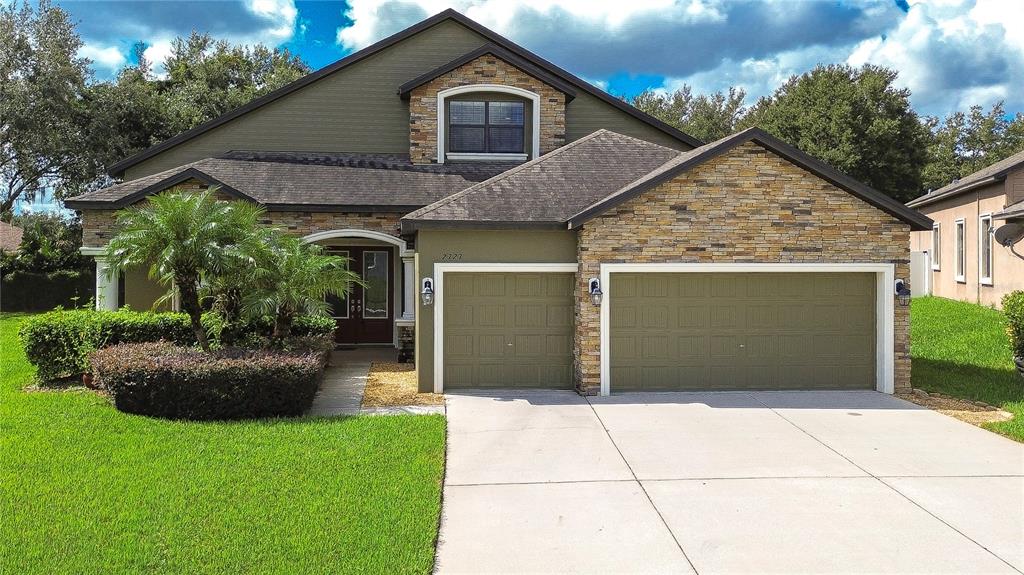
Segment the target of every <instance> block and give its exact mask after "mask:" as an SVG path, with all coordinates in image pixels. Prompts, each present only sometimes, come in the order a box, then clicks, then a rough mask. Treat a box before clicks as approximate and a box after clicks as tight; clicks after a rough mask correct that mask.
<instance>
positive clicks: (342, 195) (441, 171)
mask: <svg viewBox="0 0 1024 575" xmlns="http://www.w3.org/2000/svg"><path fill="white" fill-rule="evenodd" d="M515 165H517V164H515V163H507V162H505V163H487V164H443V165H414V164H412V163H411V162H410V161H409V158H408V156H402V155H397V154H393V155H385V154H321V153H302V152H251V151H233V152H228V153H227V154H225V155H224V156H223V157H219V158H207V159H203V160H199V161H197V162H192V163H189V164H185V165H183V166H178V167H176V168H173V169H170V170H165V171H163V172H159V173H156V174H153V175H150V176H146V177H143V178H139V179H136V180H131V181H128V182H124V183H121V184H117V185H114V186H111V187H108V188H104V189H102V190H97V191H94V192H90V193H86V194H82V195H80V196H77V197H74V198H70V199H69V200H67V201H66V202H65V203H66V204H67V206H68V207H70V208H74V209H83V208H102V207H108V208H116V207H121V206H123V205H126V204H128V203H131V202H133V201H135V200H137V199H138V198H139V197H140V196H141V195H146V194H148V193H156V192H159V191H161V189H164V188H165V187H167V186H169V185H173V184H174V183H180V181H181V179H182V178H186V176H194V177H197V178H198V179H200V180H201V181H204V182H206V183H208V184H211V185H220V186H222V187H224V188H226V189H227V191H229V192H236V193H237V194H239V195H241V196H244V197H247V198H251V199H253V200H255V201H257V202H259V203H261V204H264V205H268V206H293V207H298V208H301V207H310V206H324V207H344V206H348V207H355V206H365V207H385V208H386V207H394V209H396V210H398V211H408V210H411V209H413V208H415V207H419V206H424V205H427V204H429V203H431V202H435V201H437V200H439V199H441V198H444V197H445V196H447V195H449V194H451V193H453V192H457V191H459V190H462V189H465V188H466V187H468V186H470V185H472V184H473V183H475V182H479V181H481V180H485V179H487V178H489V177H491V176H493V175H495V174H498V173H501V172H503V171H506V170H508V169H509V168H510V167H514V166H515ZM186 179H187V178H186Z"/></svg>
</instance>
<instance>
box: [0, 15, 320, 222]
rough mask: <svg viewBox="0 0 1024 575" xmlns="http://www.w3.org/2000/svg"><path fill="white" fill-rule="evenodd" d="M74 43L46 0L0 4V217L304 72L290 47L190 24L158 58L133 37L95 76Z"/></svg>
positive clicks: (60, 193) (84, 186)
mask: <svg viewBox="0 0 1024 575" xmlns="http://www.w3.org/2000/svg"><path fill="white" fill-rule="evenodd" d="M81 47H82V40H81V38H80V37H79V35H78V33H77V31H76V30H75V26H74V23H73V22H72V21H71V19H70V17H69V15H68V13H67V12H66V11H64V10H62V9H61V8H60V7H58V6H54V5H52V4H50V3H49V2H48V0H42V1H41V2H39V3H38V5H36V6H33V5H31V4H29V3H24V4H22V5H21V6H17V5H16V4H15V3H10V4H0V217H4V218H5V219H6V218H9V217H10V215H11V211H12V208H13V206H14V205H15V204H16V203H17V202H19V201H22V200H32V199H33V198H34V197H35V196H36V195H37V194H39V193H40V192H42V191H44V190H52V192H53V195H54V197H55V198H57V199H62V198H65V197H68V196H71V195H75V194H78V193H81V192H83V191H86V190H88V189H90V188H93V187H97V186H101V185H105V184H107V183H109V180H108V179H107V178H106V177H105V175H104V174H103V170H104V167H105V166H108V165H110V164H112V163H114V162H116V161H118V160H120V159H123V158H125V157H127V156H130V155H131V154H134V153H135V152H138V151H140V150H142V149H145V148H147V147H149V146H151V145H153V144H155V143H157V142H160V141H163V140H165V139H167V138H170V137H172V136H174V135H176V134H178V133H181V132H183V131H185V130H188V129H191V128H194V127H195V126H198V125H199V124H202V123H203V122H206V121H208V120H210V119H212V118H215V117H217V116H219V115H221V114H223V113H225V112H227V111H229V110H231V109H233V108H236V107H238V106H241V105H242V104H245V103H246V102H249V101H251V100H253V99H254V98H258V97H260V96H262V95H264V94H266V93H268V92H271V91H273V90H275V89H277V88H280V87H281V86H283V85H285V84H287V83H289V82H291V81H293V80H296V79H298V78H300V77H301V76H303V75H305V74H307V73H308V72H309V67H308V66H307V65H306V64H305V63H304V62H302V60H300V59H299V58H298V57H297V56H295V55H293V54H291V53H289V52H288V51H287V50H282V49H270V48H267V47H264V46H253V47H249V46H236V45H232V44H230V43H228V42H224V41H218V40H215V39H214V38H212V37H211V36H210V35H209V34H199V33H192V35H190V36H189V37H188V38H178V39H176V40H175V41H174V42H173V45H172V48H171V53H170V55H169V56H168V57H167V59H166V61H165V62H156V63H154V62H148V61H146V59H145V58H144V56H143V50H142V47H141V46H139V47H136V50H135V63H134V64H132V65H130V66H127V67H125V68H124V69H122V70H121V71H120V72H119V73H118V75H117V76H116V78H114V79H112V80H107V81H97V80H96V78H95V77H94V76H93V74H92V72H91V71H90V69H89V64H90V62H89V60H87V59H85V58H81V57H79V56H78V52H79V50H80V49H81ZM156 68H162V70H163V72H162V73H160V74H157V73H156V72H155V71H154V70H155V69H156Z"/></svg>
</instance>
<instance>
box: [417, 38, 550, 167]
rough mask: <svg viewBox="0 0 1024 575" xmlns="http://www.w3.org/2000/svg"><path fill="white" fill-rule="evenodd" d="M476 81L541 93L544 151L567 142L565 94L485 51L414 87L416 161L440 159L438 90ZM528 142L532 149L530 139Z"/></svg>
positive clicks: (425, 162)
mask: <svg viewBox="0 0 1024 575" xmlns="http://www.w3.org/2000/svg"><path fill="white" fill-rule="evenodd" d="M472 84H501V85H503V86H514V87H516V88H522V89H524V90H529V91H531V92H534V93H536V94H538V95H539V96H540V153H541V154H546V153H548V152H550V151H551V150H554V149H556V148H560V147H561V146H562V145H563V144H565V94H563V93H562V92H559V91H558V90H556V89H555V88H552V87H551V86H549V85H547V84H545V83H544V82H542V81H540V80H538V79H537V78H534V77H533V76H531V75H529V74H527V73H526V72H524V71H522V70H520V69H519V68H516V67H515V66H513V65H511V64H509V63H508V62H505V61H504V60H502V59H500V58H498V57H497V56H494V55H491V54H484V55H483V56H480V57H479V58H477V59H475V60H473V61H472V62H467V63H466V64H463V65H462V66H459V67H458V68H456V69H454V70H452V71H451V72H448V73H447V74H444V75H442V76H438V77H437V78H434V79H433V80H431V81H430V82H427V83H426V84H424V85H422V86H419V87H418V88H415V89H413V91H412V93H411V94H410V97H409V154H410V157H411V158H412V162H413V163H414V164H430V163H434V162H437V93H438V92H440V91H441V90H446V89H448V88H455V87H458V86H468V85H472ZM526 121H527V122H529V121H530V119H529V118H527V120H526ZM526 145H527V153H530V150H529V147H530V143H529V142H527V144H526Z"/></svg>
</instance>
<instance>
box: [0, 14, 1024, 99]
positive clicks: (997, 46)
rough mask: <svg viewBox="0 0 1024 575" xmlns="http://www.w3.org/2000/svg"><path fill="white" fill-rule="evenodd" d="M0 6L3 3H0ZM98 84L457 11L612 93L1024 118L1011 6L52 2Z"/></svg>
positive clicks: (339, 39)
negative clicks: (67, 20)
mask: <svg viewBox="0 0 1024 575" xmlns="http://www.w3.org/2000/svg"><path fill="white" fill-rule="evenodd" d="M0 1H2V0H0ZM58 3H59V4H60V5H61V6H63V7H64V8H65V9H67V10H68V11H69V12H70V13H71V15H72V17H73V18H74V19H75V20H76V21H77V22H78V23H79V30H80V33H81V34H82V36H83V39H84V40H85V42H86V46H85V48H84V49H83V52H82V53H83V55H85V56H87V57H89V58H90V59H92V60H93V62H94V63H93V67H94V69H95V71H96V73H97V76H98V77H101V78H102V77H109V76H111V75H112V74H114V73H115V72H116V70H117V69H118V68H120V67H121V66H123V65H124V64H125V63H126V62H127V61H128V58H129V57H130V54H131V48H132V45H133V44H135V43H136V42H144V43H145V44H146V46H147V52H146V53H147V56H148V57H149V58H150V59H151V60H154V61H156V62H159V61H160V60H162V58H163V57H164V55H166V53H167V50H168V46H169V44H170V41H171V39H173V38H174V37H175V36H178V35H187V34H188V33H189V32H190V31H191V30H193V29H197V30H200V31H206V32H210V33H211V34H213V35H214V36H217V37H221V38H225V39H228V40H231V41H233V42H239V43H248V44H253V43H262V44H266V45H269V46H284V47H287V48H288V49H290V50H292V51H294V52H296V53H298V54H299V55H300V56H301V57H302V58H303V59H304V60H306V62H308V63H309V64H310V65H311V66H312V67H313V68H319V67H322V66H324V65H327V64H329V63H331V62H333V61H335V60H337V59H338V58H341V57H343V56H344V55H345V54H348V53H351V52H352V51H354V50H357V49H359V48H362V47H364V46H366V45H369V44H371V43H373V42H375V41H377V40H379V39H381V38H383V37H385V36H387V35H389V34H391V33H394V32H396V31H398V30H401V29H402V28H405V27H406V26H408V25H410V24H412V23H415V22H417V21H419V20H421V19H423V18H425V17H427V16H429V15H431V14H434V13H437V12H439V11H441V10H443V9H444V8H448V7H453V8H456V9H457V10H460V11H461V12H463V13H464V14H466V15H467V16H469V17H471V18H473V19H475V20H477V21H478V22H480V23H482V24H484V25H485V26H488V27H490V28H492V29H494V30H496V31H498V32H499V33H501V34H504V35H505V36H507V37H509V38H511V39H512V40H514V41H516V42H519V43H520V44H522V45H524V46H526V47H527V48H529V49H531V50H533V51H535V52H538V53H539V54H541V55H543V56H545V57H546V58H548V59H550V60H552V61H554V62H556V63H558V64H559V65H561V66H563V67H565V68H567V69H569V70H572V71H573V72H575V73H577V74H578V75H580V76H583V77H584V78H586V79H588V80H590V81H592V82H594V83H595V84H598V85H599V86H601V87H603V88H605V89H607V90H608V91H610V92H612V93H614V94H624V95H627V96H629V95H633V94H635V93H637V92H639V91H641V90H643V89H645V88H653V89H663V90H672V89H675V88H677V87H679V86H681V85H682V84H684V83H685V84H690V85H691V86H693V87H694V89H695V90H696V91H698V92H706V91H715V90H723V89H726V88H728V87H729V86H730V85H736V86H740V87H742V88H744V89H745V90H746V91H747V93H748V102H751V103H752V102H753V100H754V99H755V98H756V97H758V96H762V95H766V94H769V93H770V92H771V91H772V90H773V89H774V88H775V87H777V86H778V85H779V84H780V83H781V82H782V81H784V80H785V79H786V78H787V77H788V76H789V75H791V74H799V73H801V72H804V71H806V70H807V69H809V68H811V67H813V66H814V65H815V64H817V63H842V62H846V63H850V64H853V65H860V64H863V63H867V62H871V63H876V64H881V65H885V66H889V67H891V68H895V69H897V70H898V71H899V73H900V77H899V80H898V83H899V84H900V85H902V86H906V87H909V88H910V89H911V90H912V91H913V104H914V105H915V107H916V108H917V109H918V110H919V111H921V112H923V113H927V114H938V115H944V114H946V113H948V112H950V111H952V110H955V109H965V108H967V107H968V106H970V105H971V104H975V103H977V104H982V105H985V106H988V105H991V104H992V103H994V102H996V101H998V100H1005V101H1006V105H1007V110H1008V111H1009V112H1011V113H1012V112H1017V111H1024V91H1022V90H1020V89H1019V88H1015V87H1019V86H1021V85H1024V26H1006V25H1005V24H1004V23H1007V22H1021V23H1024V1H1017V0H1012V1H1011V0H822V1H816V0H803V1H801V0H765V1H759V2H754V1H749V0H630V1H629V2H622V1H612V0H555V1H548V0H456V1H454V2H453V1H451V0H385V1H369V0H349V1H348V2H334V1H322V2H321V1H305V0H204V1H193V0H189V1H162V2H142V1H133V0H106V1H95V2H94V1H81V0H64V1H60V0H58Z"/></svg>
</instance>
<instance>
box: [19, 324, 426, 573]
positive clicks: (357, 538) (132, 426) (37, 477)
mask: <svg viewBox="0 0 1024 575" xmlns="http://www.w3.org/2000/svg"><path fill="white" fill-rule="evenodd" d="M22 317H23V316H15V315H10V314H7V315H0V573H12V574H14V573H18V574H23V573H46V574H57V573H76V574H77V573H104V574H107V573H189V574H192V573H371V572H372V573H428V572H429V571H430V570H431V568H432V565H433V558H434V543H435V538H436V535H437V522H438V516H439V510H440V499H441V492H440V486H441V478H442V475H443V467H444V437H445V422H444V419H443V418H442V417H441V416H393V417H391V416H389V417H353V418H340V419H298V420H277V421H262V422H245V423H184V422H171V421H162V420H156V419H148V418H145V417H139V416H132V415H125V414H122V413H120V412H118V411H116V410H114V409H113V408H112V407H111V406H110V405H109V404H108V403H107V402H106V401H105V400H104V399H103V398H101V397H99V396H97V395H95V394H93V393H89V392H84V391H77V392H76V391H63V392H55V391H50V392H32V393H27V392H24V391H22V387H23V386H24V385H25V384H27V383H28V382H29V381H30V379H31V377H32V371H33V369H32V367H31V366H30V365H29V364H28V363H27V362H26V361H25V358H24V355H23V354H22V352H21V345H20V343H19V342H18V339H17V336H16V331H17V325H18V323H19V322H20V321H21V319H22Z"/></svg>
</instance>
